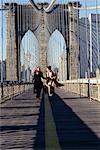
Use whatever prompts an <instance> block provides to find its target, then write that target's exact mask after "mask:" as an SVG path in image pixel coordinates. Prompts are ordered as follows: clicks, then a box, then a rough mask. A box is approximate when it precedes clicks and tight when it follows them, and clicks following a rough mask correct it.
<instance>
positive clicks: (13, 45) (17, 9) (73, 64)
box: [5, 3, 79, 81]
mask: <svg viewBox="0 0 100 150" xmlns="http://www.w3.org/2000/svg"><path fill="white" fill-rule="evenodd" d="M41 5H42V6H41ZM46 5H48V4H46ZM75 6H77V3H68V4H66V5H63V4H56V5H55V6H54V7H53V9H52V11H49V12H47V13H46V12H45V11H44V10H43V4H39V7H40V8H42V9H41V10H36V9H34V8H33V7H32V5H18V4H16V3H11V4H9V3H5V7H6V8H7V7H8V8H9V11H8V13H7V15H6V18H7V49H6V52H7V80H10V79H12V80H19V81H20V65H21V62H20V43H21V40H22V38H23V36H24V35H25V33H26V32H27V31H28V30H31V31H32V32H33V33H34V34H35V36H36V38H37V39H38V41H39V47H40V66H41V68H42V69H43V68H45V67H46V66H47V45H48V41H49V38H50V36H51V34H52V33H53V32H54V31H55V30H56V29H58V31H59V32H60V33H61V34H62V35H63V37H64V38H65V41H66V47H67V49H66V51H67V56H66V58H67V69H66V70H67V79H76V78H78V77H79V61H78V58H79V43H78V41H77V32H78V30H77V29H78V24H77V21H78V19H79V12H78V10H75V9H74V7H75ZM13 8H14V9H13ZM65 9H67V11H65ZM62 10H63V13H60V12H61V11H62ZM19 16H20V17H19ZM54 16H55V17H54ZM30 17H32V19H30ZM73 18H74V19H73ZM73 24H74V26H73ZM11 49H13V50H11ZM12 57H13V58H12ZM12 61H13V62H12ZM11 64H13V65H11ZM11 66H12V70H13V71H12V72H11V70H10V69H11ZM44 71H45V70H44Z"/></svg>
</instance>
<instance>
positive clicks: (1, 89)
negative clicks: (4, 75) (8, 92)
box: [1, 82, 4, 99]
mask: <svg viewBox="0 0 100 150" xmlns="http://www.w3.org/2000/svg"><path fill="white" fill-rule="evenodd" d="M3 94H4V93H3V82H2V83H1V99H3Z"/></svg>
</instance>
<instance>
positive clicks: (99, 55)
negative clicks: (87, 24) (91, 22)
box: [96, 0, 100, 68]
mask: <svg viewBox="0 0 100 150" xmlns="http://www.w3.org/2000/svg"><path fill="white" fill-rule="evenodd" d="M96 31H97V34H96V36H97V53H98V68H99V67H100V66H99V65H100V47H99V15H98V10H97V0H96Z"/></svg>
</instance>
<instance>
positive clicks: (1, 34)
mask: <svg viewBox="0 0 100 150" xmlns="http://www.w3.org/2000/svg"><path fill="white" fill-rule="evenodd" d="M2 6H3V0H2V1H1V7H2ZM1 9H2V8H1ZM1 38H2V39H1V45H2V46H1V51H2V52H1V89H2V93H1V98H3V10H1Z"/></svg>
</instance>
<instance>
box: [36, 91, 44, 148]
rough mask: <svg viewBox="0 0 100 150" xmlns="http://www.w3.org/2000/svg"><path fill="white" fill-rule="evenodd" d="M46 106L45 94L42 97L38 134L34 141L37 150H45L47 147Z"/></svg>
mask: <svg viewBox="0 0 100 150" xmlns="http://www.w3.org/2000/svg"><path fill="white" fill-rule="evenodd" d="M44 113H45V108H44V94H43V97H42V101H41V105H40V114H39V120H38V126H37V134H36V139H35V143H34V147H33V148H34V149H35V150H44V149H45V121H44V120H45V118H44V117H45V114H44Z"/></svg>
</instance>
